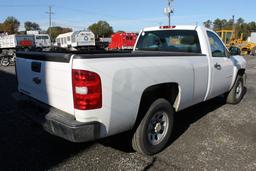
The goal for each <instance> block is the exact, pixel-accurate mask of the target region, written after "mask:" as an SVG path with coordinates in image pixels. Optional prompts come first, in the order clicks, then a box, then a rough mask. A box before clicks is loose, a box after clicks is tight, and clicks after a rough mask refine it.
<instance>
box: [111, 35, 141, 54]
mask: <svg viewBox="0 0 256 171" xmlns="http://www.w3.org/2000/svg"><path fill="white" fill-rule="evenodd" d="M111 38H112V40H111V43H110V44H109V46H108V49H109V50H132V49H133V46H134V44H135V43H136V39H137V34H136V33H125V32H117V33H115V34H113V35H112V36H111Z"/></svg>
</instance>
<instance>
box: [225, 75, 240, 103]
mask: <svg viewBox="0 0 256 171" xmlns="http://www.w3.org/2000/svg"><path fill="white" fill-rule="evenodd" d="M243 95H244V80H243V76H241V75H238V76H237V78H236V81H235V84H234V86H233V88H232V89H231V90H230V91H229V93H228V94H227V96H226V102H227V103H229V104H238V103H240V101H241V100H242V98H243Z"/></svg>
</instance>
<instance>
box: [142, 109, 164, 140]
mask: <svg viewBox="0 0 256 171" xmlns="http://www.w3.org/2000/svg"><path fill="white" fill-rule="evenodd" d="M168 128H169V119H168V115H167V113H165V112H157V113H155V114H154V115H153V116H152V118H151V120H150V122H149V125H148V134H147V135H148V141H149V142H150V143H151V144H152V145H157V144H159V143H161V142H162V140H163V139H164V137H165V136H166V133H167V131H168Z"/></svg>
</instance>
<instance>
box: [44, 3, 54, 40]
mask: <svg viewBox="0 0 256 171" xmlns="http://www.w3.org/2000/svg"><path fill="white" fill-rule="evenodd" d="M46 14H48V15H49V36H50V39H51V42H52V15H53V14H54V12H52V6H51V5H50V6H49V11H48V12H46ZM51 45H52V43H51Z"/></svg>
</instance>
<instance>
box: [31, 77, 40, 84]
mask: <svg viewBox="0 0 256 171" xmlns="http://www.w3.org/2000/svg"><path fill="white" fill-rule="evenodd" d="M33 81H34V83H36V84H41V79H40V78H39V77H34V78H33Z"/></svg>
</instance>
